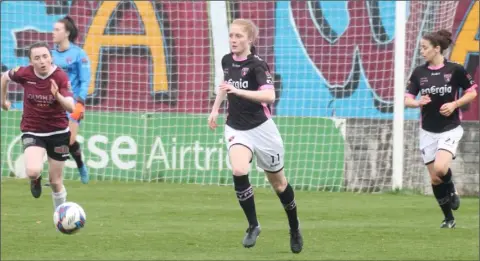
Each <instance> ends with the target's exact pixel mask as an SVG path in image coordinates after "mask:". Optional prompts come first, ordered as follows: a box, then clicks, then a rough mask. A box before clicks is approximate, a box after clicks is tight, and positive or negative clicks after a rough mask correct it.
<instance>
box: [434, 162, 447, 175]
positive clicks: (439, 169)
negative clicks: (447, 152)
mask: <svg viewBox="0 0 480 261" xmlns="http://www.w3.org/2000/svg"><path fill="white" fill-rule="evenodd" d="M447 171H448V165H447V164H445V163H443V162H439V161H435V163H434V164H433V172H434V174H435V175H436V176H437V177H443V176H444V175H445V174H446V173H447Z"/></svg>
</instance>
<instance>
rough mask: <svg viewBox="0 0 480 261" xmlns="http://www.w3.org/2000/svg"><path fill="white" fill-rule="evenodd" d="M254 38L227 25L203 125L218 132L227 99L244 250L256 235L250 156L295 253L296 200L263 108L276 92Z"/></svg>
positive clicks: (238, 25) (246, 27)
mask: <svg viewBox="0 0 480 261" xmlns="http://www.w3.org/2000/svg"><path fill="white" fill-rule="evenodd" d="M257 36H258V29H257V27H256V26H255V24H253V23H252V22H251V21H250V20H245V19H237V20H235V21H233V23H232V24H231V26H230V48H231V51H232V52H231V53H229V54H227V55H225V56H224V57H223V59H222V67H223V71H224V83H223V84H222V85H220V88H219V90H218V94H217V98H216V99H215V103H214V105H213V108H212V113H211V114H210V117H209V118H208V124H209V126H210V128H212V129H214V128H216V127H217V124H216V120H217V117H218V109H219V107H220V104H221V103H222V101H223V100H224V99H225V96H226V95H228V116H227V122H226V126H225V141H226V143H227V148H228V154H229V158H230V162H231V165H232V171H233V183H234V186H235V191H236V193H237V198H238V201H239V203H240V206H241V207H242V209H243V211H244V213H245V216H246V217H247V220H248V223H249V226H248V229H247V231H246V235H245V237H244V239H243V245H244V247H253V246H254V245H255V243H256V240H257V237H258V235H259V234H260V231H261V230H260V225H259V223H258V220H257V215H256V211H255V202H254V196H253V188H252V186H251V184H250V181H249V178H248V171H249V168H250V162H251V161H252V159H253V156H254V155H255V157H256V159H257V165H258V166H259V167H260V168H262V169H263V170H264V171H265V174H266V176H267V178H268V180H269V182H270V184H271V185H272V187H273V189H274V190H275V192H276V193H277V195H278V197H279V198H280V201H281V203H282V204H283V206H284V209H285V212H286V213H287V217H288V222H289V226H290V248H291V251H292V252H293V253H300V252H301V251H302V247H303V238H302V234H301V233H300V228H299V222H298V218H297V205H296V202H295V195H294V191H293V188H292V187H291V186H290V184H288V182H287V179H286V178H285V174H284V172H283V166H284V147H283V140H282V137H281V135H280V133H279V131H278V129H277V126H276V125H275V123H274V122H273V120H272V119H271V113H270V107H269V105H268V104H271V103H273V102H274V101H275V91H274V87H273V81H272V77H271V75H270V72H269V68H268V65H267V63H266V62H265V61H263V60H262V59H261V58H260V57H258V56H257V55H256V54H255V48H254V47H253V45H252V43H253V42H254V41H255V39H256V38H257Z"/></svg>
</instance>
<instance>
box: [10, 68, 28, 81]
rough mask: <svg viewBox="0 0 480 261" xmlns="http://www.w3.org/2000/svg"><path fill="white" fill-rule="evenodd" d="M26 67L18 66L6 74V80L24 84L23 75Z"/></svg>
mask: <svg viewBox="0 0 480 261" xmlns="http://www.w3.org/2000/svg"><path fill="white" fill-rule="evenodd" d="M25 70H26V67H22V66H18V67H15V68H13V69H11V70H9V71H7V72H6V75H7V77H8V79H10V80H11V81H13V82H16V83H20V84H22V83H24V82H25V76H26V73H25Z"/></svg>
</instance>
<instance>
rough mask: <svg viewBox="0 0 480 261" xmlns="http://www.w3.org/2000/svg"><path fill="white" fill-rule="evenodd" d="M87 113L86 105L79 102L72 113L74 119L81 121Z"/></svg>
mask: <svg viewBox="0 0 480 261" xmlns="http://www.w3.org/2000/svg"><path fill="white" fill-rule="evenodd" d="M84 113H85V106H83V104H81V103H79V102H77V103H76V104H75V108H74V109H73V112H72V113H71V114H70V116H71V117H72V119H74V120H76V121H79V120H81V119H83V114H84Z"/></svg>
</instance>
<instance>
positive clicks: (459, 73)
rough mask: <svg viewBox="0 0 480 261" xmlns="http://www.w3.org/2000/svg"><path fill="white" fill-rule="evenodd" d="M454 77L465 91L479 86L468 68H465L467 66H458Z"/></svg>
mask: <svg viewBox="0 0 480 261" xmlns="http://www.w3.org/2000/svg"><path fill="white" fill-rule="evenodd" d="M453 78H454V81H455V82H456V83H457V84H458V86H459V87H460V89H462V90H463V91H464V92H470V91H474V90H475V89H477V87H478V85H477V84H476V83H475V81H474V80H473V78H472V76H471V75H470V74H469V73H468V72H467V70H465V68H463V66H458V67H457V69H456V70H455V74H454V75H453Z"/></svg>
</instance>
